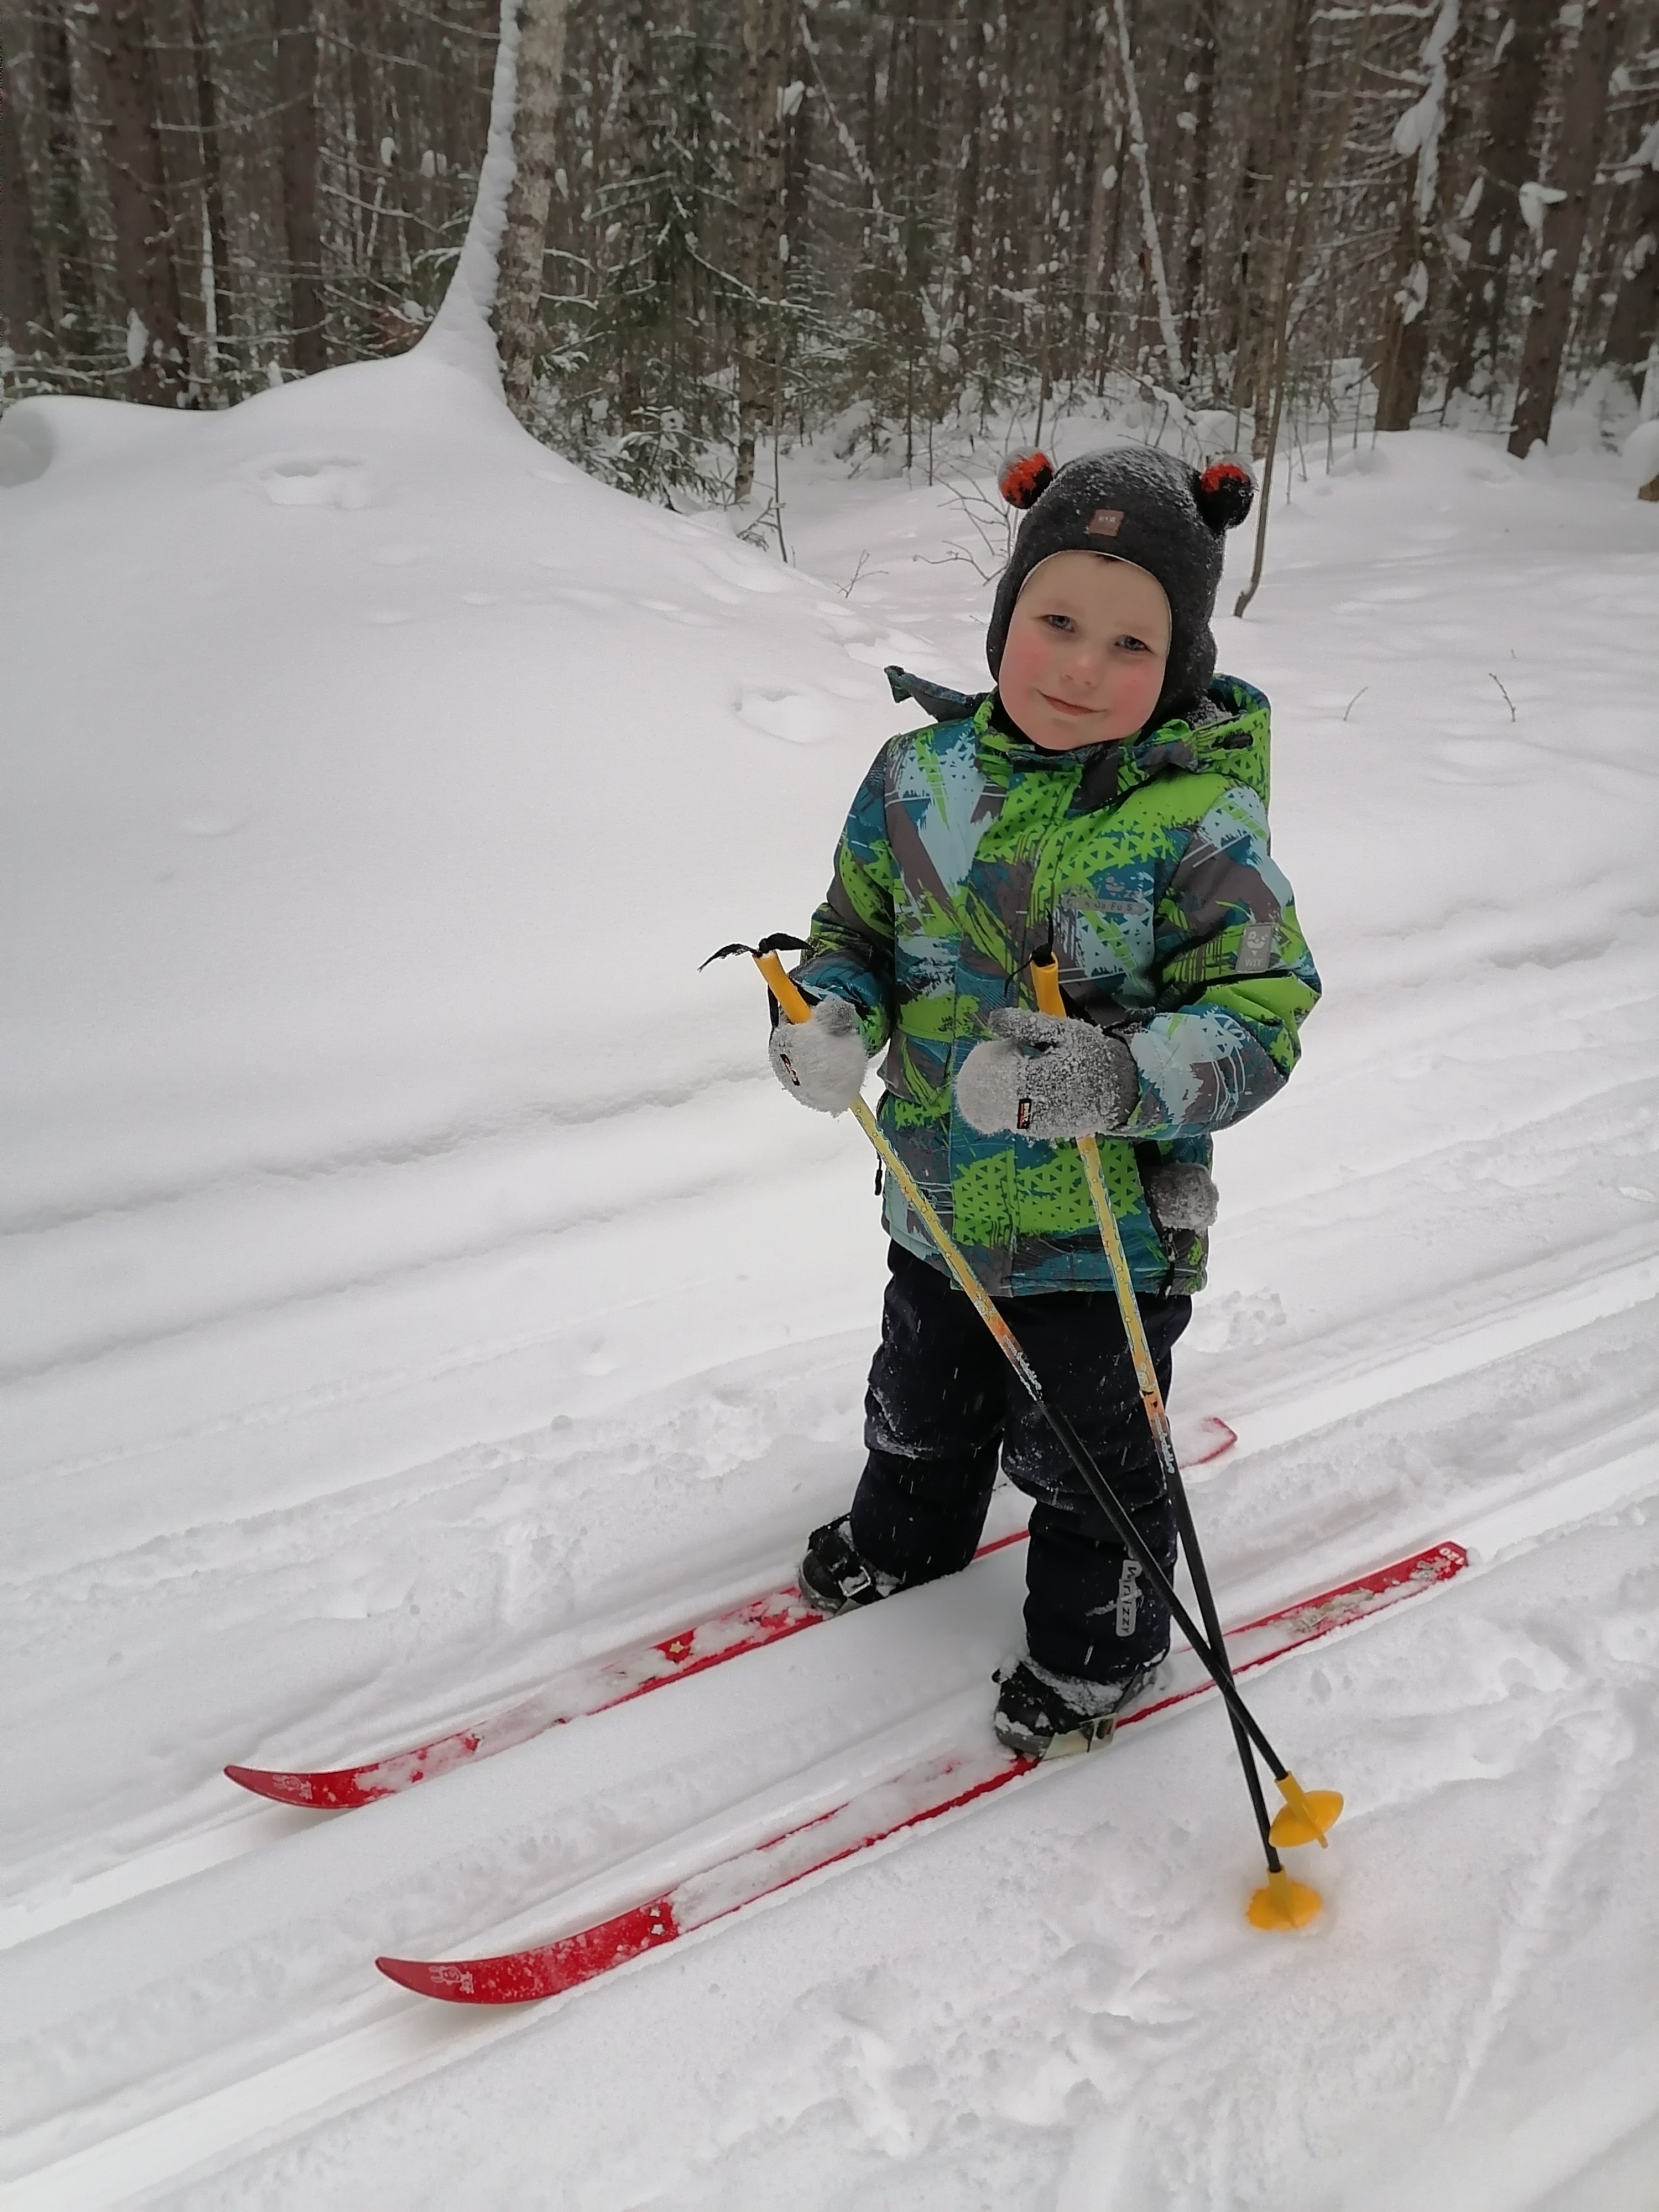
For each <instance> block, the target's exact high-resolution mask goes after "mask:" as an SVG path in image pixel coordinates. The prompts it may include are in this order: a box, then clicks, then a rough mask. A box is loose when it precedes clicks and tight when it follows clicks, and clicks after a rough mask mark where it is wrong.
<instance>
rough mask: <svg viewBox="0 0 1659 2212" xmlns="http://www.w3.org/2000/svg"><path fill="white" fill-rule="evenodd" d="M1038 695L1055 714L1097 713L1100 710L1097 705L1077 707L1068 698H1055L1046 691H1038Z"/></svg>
mask: <svg viewBox="0 0 1659 2212" xmlns="http://www.w3.org/2000/svg"><path fill="white" fill-rule="evenodd" d="M1038 696H1039V697H1040V698H1041V699H1042V702H1043V703H1044V704H1045V705H1046V706H1049V707H1052V708H1054V712H1055V714H1098V713H1099V712H1100V709H1099V708H1098V707H1079V706H1078V705H1076V704H1075V703H1074V702H1073V701H1072V700H1070V699H1056V698H1054V696H1053V695H1052V694H1051V693H1049V692H1048V691H1043V692H1041V693H1039V694H1038Z"/></svg>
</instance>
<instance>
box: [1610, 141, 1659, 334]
mask: <svg viewBox="0 0 1659 2212" xmlns="http://www.w3.org/2000/svg"><path fill="white" fill-rule="evenodd" d="M1650 149H1651V150H1650ZM1640 154H1641V155H1645V156H1646V158H1645V159H1640V158H1639V156H1638V164H1637V166H1636V174H1635V177H1634V179H1632V181H1631V182H1630V183H1629V185H1627V186H1626V189H1627V191H1628V192H1629V194H1630V199H1631V207H1630V213H1629V220H1628V229H1627V231H1626V238H1627V240H1628V243H1627V244H1626V246H1625V248H1624V251H1623V252H1622V253H1621V254H1620V257H1619V264H1618V277H1617V282H1618V290H1617V293H1616V295H1615V296H1614V300H1613V313H1612V314H1611V315H1610V316H1609V317H1608V319H1607V337H1606V339H1605V341H1604V343H1603V344H1602V348H1601V365H1602V367H1603V368H1611V369H1613V370H1615V371H1616V372H1617V373H1618V374H1620V375H1621V376H1624V377H1626V378H1633V377H1634V376H1635V374H1636V373H1637V371H1638V369H1639V368H1641V366H1642V364H1643V362H1645V361H1646V360H1647V358H1648V355H1649V352H1650V349H1651V348H1652V346H1653V344H1654V342H1655V339H1656V338H1659V124H1655V125H1653V126H1652V127H1651V128H1650V130H1649V131H1648V132H1647V133H1646V136H1645V137H1644V141H1643V144H1642V147H1641V149H1640Z"/></svg>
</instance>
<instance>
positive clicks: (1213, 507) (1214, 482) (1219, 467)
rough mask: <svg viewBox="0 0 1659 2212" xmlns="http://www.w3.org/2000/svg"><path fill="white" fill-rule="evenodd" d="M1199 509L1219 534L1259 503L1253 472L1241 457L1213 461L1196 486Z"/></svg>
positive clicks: (1195, 494) (1240, 520)
mask: <svg viewBox="0 0 1659 2212" xmlns="http://www.w3.org/2000/svg"><path fill="white" fill-rule="evenodd" d="M1193 496H1194V498H1195V499H1196V500H1197V501H1198V511H1199V513H1200V514H1201V515H1202V516H1203V518H1204V520H1206V522H1207V523H1208V524H1209V526H1210V527H1211V529H1212V530H1213V531H1214V532H1216V534H1217V536H1219V535H1220V533H1221V532H1223V531H1224V530H1233V529H1236V528H1237V526H1238V525H1239V524H1240V523H1241V522H1243V520H1244V518H1245V516H1246V515H1247V514H1248V513H1249V511H1250V509H1251V507H1253V506H1254V505H1255V483H1254V482H1253V481H1252V479H1251V476H1250V472H1249V470H1248V469H1246V468H1241V467H1240V466H1239V464H1238V463H1237V461H1212V462H1211V464H1210V465H1209V467H1208V468H1207V469H1206V470H1205V471H1204V473H1203V475H1202V476H1201V477H1200V478H1199V479H1198V482H1197V483H1195V484H1194V487H1193Z"/></svg>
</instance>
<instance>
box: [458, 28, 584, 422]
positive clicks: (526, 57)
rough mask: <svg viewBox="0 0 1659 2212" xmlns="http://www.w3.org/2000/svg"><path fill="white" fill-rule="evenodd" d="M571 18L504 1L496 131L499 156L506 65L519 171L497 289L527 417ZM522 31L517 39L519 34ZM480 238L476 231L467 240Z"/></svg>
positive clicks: (509, 200)
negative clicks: (566, 37)
mask: <svg viewBox="0 0 1659 2212" xmlns="http://www.w3.org/2000/svg"><path fill="white" fill-rule="evenodd" d="M564 25H565V0H523V4H522V6H521V7H519V8H518V9H516V11H515V9H514V0H502V8H501V50H502V56H503V64H502V66H501V67H498V69H497V73H496V85H495V102H494V103H493V105H492V107H491V112H490V129H489V135H490V141H491V149H492V157H493V155H494V152H495V139H496V135H497V131H498V129H500V128H501V117H500V115H499V113H498V111H499V109H500V107H501V95H502V83H501V78H502V70H503V68H504V69H505V73H506V76H507V95H506V96H507V117H506V131H507V137H508V138H509V140H510V144H511V160H512V163H513V173H512V185H511V189H510V191H508V192H507V197H506V208H505V215H504V219H503V222H502V227H501V229H500V230H499V232H498V237H499V245H498V246H496V247H495V249H494V252H493V253H492V257H491V258H493V259H494V260H495V281H494V283H492V284H491V285H490V291H491V293H492V295H493V299H494V304H495V331H496V335H497V337H498V340H499V342H500V345H501V379H502V384H503V386H504V388H505V390H506V393H507V404H508V406H509V407H511V409H512V410H513V413H514V414H515V415H516V416H518V418H519V420H520V422H525V423H528V422H529V421H530V416H531V406H530V388H531V384H532V380H533V379H534V376H535V371H536V355H537V341H538V333H539V331H540V327H541V316H540V307H541V297H542V264H543V258H544V253H545V250H546V245H547V210H548V206H549V204H550V200H551V198H552V194H553V172H554V163H555V144H554V130H555V125H556V122H557V119H558V112H559V88H560V85H561V83H562V80H563V76H564ZM514 32H516V38H513V37H511V34H512V33H514ZM485 167H486V169H487V168H488V167H489V162H488V161H486V164H485ZM478 199H479V204H480V207H481V208H482V207H483V204H484V199H485V180H484V179H483V177H480V179H479V181H478ZM475 222H476V218H475ZM472 242H473V241H472V235H471V232H469V234H468V237H467V245H468V246H471V244H472Z"/></svg>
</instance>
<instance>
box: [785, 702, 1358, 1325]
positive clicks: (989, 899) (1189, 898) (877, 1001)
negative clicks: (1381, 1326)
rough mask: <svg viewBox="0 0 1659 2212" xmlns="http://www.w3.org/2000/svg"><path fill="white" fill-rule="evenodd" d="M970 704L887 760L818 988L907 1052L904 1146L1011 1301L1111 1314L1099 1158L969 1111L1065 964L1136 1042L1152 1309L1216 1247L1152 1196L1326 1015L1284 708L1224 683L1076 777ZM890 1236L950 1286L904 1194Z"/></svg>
mask: <svg viewBox="0 0 1659 2212" xmlns="http://www.w3.org/2000/svg"><path fill="white" fill-rule="evenodd" d="M900 688H901V682H900V680H899V679H898V678H896V679H895V690H899V689H900ZM915 691H916V693H917V694H919V695H921V696H924V699H926V697H927V694H926V687H924V686H922V685H921V684H917V685H915ZM961 703H962V705H963V707H964V708H972V711H971V712H969V713H965V714H961V715H959V716H958V717H957V719H955V720H943V721H939V722H935V723H934V724H933V725H932V726H931V727H928V728H926V729H921V730H912V731H908V732H904V733H903V734H902V735H901V736H898V737H896V738H891V739H890V740H889V742H888V743H887V744H885V745H884V746H883V748H882V750H881V751H880V752H879V753H878V756H877V757H876V760H875V763H874V765H873V766H872V769H871V770H870V773H869V775H867V776H866V778H865V780H864V782H863V784H862V786H861V787H860V790H859V793H858V796H857V798H856V799H854V802H853V809H852V812H851V813H850V814H849V815H848V820H847V826H846V829H844V830H843V831H842V839H841V844H840V848H839V849H838V851H837V854H836V872H835V877H834V879H833V881H832V882H831V884H830V886H829V895H828V896H827V897H826V898H825V900H824V902H823V905H822V906H821V907H820V908H818V910H817V914H816V915H814V916H813V920H812V928H811V939H810V942H809V945H808V947H807V951H806V953H805V957H804V958H803V960H802V963H801V965H800V967H799V969H798V971H797V974H798V979H799V982H800V984H801V987H802V988H803V989H804V990H805V992H806V993H807V994H808V995H809V996H812V997H821V996H823V994H826V993H835V994H838V995H839V996H841V997H842V998H845V999H848V1000H851V1001H852V1003H853V1004H854V1006H856V1007H857V1008H858V1010H859V1014H860V1027H861V1029H862V1031H863V1035H864V1038H865V1042H866V1044H867V1045H868V1047H869V1048H870V1050H871V1052H872V1053H875V1052H878V1051H879V1050H880V1049H881V1048H882V1046H883V1045H886V1046H887V1047H888V1051H887V1056H886V1060H885V1062H884V1066H883V1070H882V1076H883V1080H884V1084H885V1086H886V1091H885V1096H884V1098H883V1100H882V1102H881V1107H880V1113H879V1118H880V1121H881V1123H882V1126H883V1127H884V1130H885V1131H886V1133H887V1134H888V1136H889V1137H890V1139H892V1141H893V1143H894V1145H895V1146H896V1148H897V1151H898V1152H899V1155H900V1157H901V1158H902V1159H903V1161H904V1162H905V1164H906V1165H907V1166H908V1168H909V1169H910V1170H911V1172H912V1173H913V1174H914V1175H915V1178H916V1180H917V1182H920V1183H921V1187H922V1188H923V1189H924V1190H925V1191H926V1192H927V1195H928V1197H929V1198H930V1199H931V1200H932V1201H933V1204H934V1206H937V1208H938V1209H939V1215H940V1217H941V1218H942V1219H943V1220H944V1222H945V1225H946V1227H947V1228H949V1229H950V1230H951V1233H952V1235H953V1236H954V1237H956V1239H957V1243H959V1244H960V1246H961V1247H962V1249H963V1252H964V1254H965V1255H966V1256H967V1258H968V1260H969V1263H970V1264H971V1265H972V1267H974V1269H975V1273H977V1274H978V1276H979V1278H980V1279H981V1282H983V1283H984V1284H985V1285H986V1287H987V1289H988V1290H989V1291H991V1292H992V1293H993V1295H994V1296H995V1297H1018V1296H1020V1295H1021V1294H1023V1293H1026V1292H1036V1291H1054V1290H1064V1289H1067V1288H1073V1289H1079V1290H1099V1289H1102V1288H1103V1287H1106V1286H1107V1285H1109V1283H1110V1279H1111V1277H1110V1273H1109V1268H1108V1266H1107V1261H1106V1255H1105V1254H1104V1252H1103V1249H1102V1248H1101V1243H1100V1231H1099V1229H1098V1226H1097V1224H1096V1221H1095V1218H1094V1214H1093V1212H1092V1209H1091V1206H1090V1203H1089V1194H1088V1189H1087V1187H1086V1185H1085V1182H1084V1179H1083V1170H1082V1164H1081V1162H1080V1160H1079V1157H1078V1152H1077V1147H1076V1146H1074V1145H1072V1144H1045V1143H1042V1142H1040V1141H1037V1140H1035V1139H1030V1138H1025V1137H1020V1136H1004V1135H999V1136H990V1137H984V1136H981V1135H980V1134H979V1133H977V1132H976V1131H975V1129H974V1128H972V1127H970V1125H969V1123H968V1122H967V1121H964V1120H963V1117H962V1116H961V1115H960V1114H958V1113H957V1109H956V1099H955V1089H954V1078H955V1074H956V1071H957V1068H958V1067H959V1066H960V1065H961V1063H962V1060H963V1057H964V1056H965V1055H966V1054H967V1053H968V1052H969V1050H970V1049H971V1048H972V1047H973V1046H974V1045H975V1044H977V1043H978V1042H980V1040H981V1038H982V1037H984V1036H987V1034H988V1031H987V1027H986V1017H987V1014H988V1013H989V1012H991V1011H992V1009H993V1008H994V1007H997V1006H1034V1005H1035V1003H1036V999H1035V994H1034V992H1033V990H1032V987H1031V979H1030V961H1031V959H1032V957H1033V956H1034V955H1037V954H1042V953H1043V952H1044V951H1047V950H1048V949H1049V947H1050V946H1052V949H1053V951H1054V956H1055V957H1056V958H1057V959H1058V961H1059V963H1060V985H1061V988H1062V990H1063V992H1064V994H1065V996H1066V1002H1067V1006H1068V1010H1069V1011H1070V1012H1072V1013H1073V1014H1074V1015H1082V1016H1085V1017H1086V1018H1089V1019H1091V1020H1092V1021H1094V1022H1096V1023H1097V1024H1099V1025H1100V1026H1102V1027H1103V1028H1110V1029H1114V1030H1119V1031H1120V1032H1121V1035H1122V1036H1123V1037H1124V1040H1125V1042H1127V1044H1128V1046H1129V1048H1130V1049H1131V1051H1132V1052H1133V1054H1134V1058H1135V1062H1136V1065H1137V1067H1138V1068H1139V1075H1140V1097H1139V1104H1138V1105H1137V1106H1136V1108H1135V1110H1134V1113H1133V1116H1132V1117H1131V1119H1130V1121H1129V1122H1128V1124H1127V1128H1126V1131H1125V1133H1124V1135H1123V1137H1121V1138H1113V1139H1103V1141H1102V1144H1101V1148H1100V1149H1101V1157H1102V1160H1103V1164H1104V1167H1105V1172H1106V1183H1107V1188H1108V1189H1109V1192H1110V1194H1111V1200H1112V1206H1113V1211H1114V1212H1115V1213H1116V1215H1117V1218H1118V1222H1119V1225H1120V1227H1121V1231H1122V1234H1123V1243H1124V1248H1125V1250H1126V1252H1127V1255H1128V1260H1129V1265H1130V1268H1131V1271H1132V1273H1133V1277H1134V1282H1135V1287H1136V1289H1137V1290H1138V1291H1141V1292H1143V1293H1146V1294H1152V1295H1157V1294H1159V1293H1163V1294H1170V1293H1174V1292H1185V1291H1193V1290H1196V1289H1199V1288H1200V1287H1201V1286H1202V1284H1203V1279H1204V1267H1205V1261H1206V1242H1207V1240H1206V1237H1204V1235H1203V1234H1202V1232H1198V1231H1170V1232H1169V1233H1168V1235H1167V1237H1166V1236H1165V1235H1163V1234H1160V1231H1159V1230H1158V1225H1157V1224H1156V1223H1155V1222H1154V1221H1153V1219H1152V1215H1151V1212H1149V1210H1148V1208H1147V1206H1146V1199H1145V1197H1144V1195H1143V1192H1142V1176H1143V1173H1145V1172H1146V1171H1149V1170H1151V1169H1152V1168H1153V1167H1155V1166H1156V1165H1157V1164H1158V1162H1159V1160H1160V1159H1165V1158H1175V1159H1180V1160H1195V1161H1199V1162H1201V1163H1202V1164H1205V1165H1206V1166H1207V1165H1208V1164H1209V1158H1210V1132H1211V1131H1212V1130H1213V1129H1221V1128H1225V1127H1227V1126H1228V1124H1229V1123H1231V1122H1233V1121H1239V1120H1241V1119H1242V1118H1243V1115H1246V1114H1249V1113H1253V1112H1254V1111H1255V1109H1256V1108H1257V1107H1258V1106H1260V1105H1261V1104H1262V1103H1264V1101H1265V1100H1267V1099H1268V1098H1271V1097H1273V1093H1274V1092H1275V1091H1278V1090H1279V1088H1280V1086H1281V1085H1283V1084H1284V1082H1285V1079H1286V1078H1287V1077H1288V1076H1289V1074H1290V1073H1291V1069H1292V1068H1293V1067H1294V1066H1295V1065H1296V1062H1297V1056H1298V1053H1299V1050H1300V1046H1299V1042H1298V1031H1299V1029H1300V1025H1301V1024H1302V1022H1303V1021H1304V1018H1306V1016H1307V1014H1308V1012H1310V1009H1311V1007H1312V1006H1314V1004H1315V1002H1316V1000H1317V998H1318V996H1319V977H1318V975H1317V973H1316V970H1315V968H1314V964H1313V961H1312V959H1311V957H1310V954H1309V951H1308V947H1307V945H1306V944H1305V942H1304V939H1303V936H1302V932H1301V930H1300V929H1299V928H1298V927H1297V920H1296V910H1295V908H1294V906H1293V904H1292V902H1291V887H1290V885H1289V884H1287V883H1286V881H1285V878H1284V877H1283V875H1281V874H1280V872H1279V869H1278V868H1277V867H1276V866H1274V864H1273V860H1272V859H1271V858H1270V856H1269V853H1268V837H1267V755H1268V709H1267V700H1266V699H1265V698H1264V697H1263V696H1261V693H1260V692H1259V691H1255V690H1251V688H1250V687H1249V684H1241V683H1239V682H1238V681H1237V680H1236V679H1235V678H1230V677H1218V678H1216V679H1215V681H1214V682H1213V683H1212V685H1211V687H1210V694H1209V700H1208V702H1206V710H1205V711H1203V712H1201V713H1200V714H1199V715H1197V716H1195V717H1194V720H1193V721H1192V722H1188V721H1170V722H1165V723H1164V724H1163V725H1162V726H1160V727H1159V728H1158V729H1157V730H1154V731H1152V732H1146V733H1144V734H1143V735H1142V736H1140V737H1139V738H1131V739H1126V740H1124V741H1123V742H1122V743H1121V744H1105V745H1091V746H1086V747H1083V748H1079V750H1076V751H1073V752H1059V753H1056V752H1045V751H1043V750H1042V749H1041V748H1040V747H1038V746H1036V745H1033V744H1030V743H1029V742H1028V741H1027V740H1026V739H1025V738H1023V737H1020V736H1018V734H1015V733H1013V732H1011V731H1010V730H1008V729H1006V728H1004V727H1002V726H1000V717H998V716H997V715H996V714H995V713H994V709H995V706H996V699H995V695H994V694H992V695H991V696H989V697H987V698H986V699H983V700H981V701H980V702H977V703H976V704H975V702H969V701H966V700H963V702H961ZM1206 715H1207V716H1208V717H1209V719H1206ZM885 1218H886V1225H887V1228H888V1230H889V1232H890V1234H891V1235H892V1237H894V1238H896V1241H897V1242H898V1243H901V1244H902V1245H904V1246H905V1247H907V1248H908V1249H909V1250H910V1251H912V1252H915V1253H916V1254H917V1255H919V1256H921V1257H922V1258H926V1259H929V1260H933V1261H934V1263H935V1264H936V1265H939V1264H942V1263H941V1262H939V1260H938V1255H936V1253H935V1252H934V1251H933V1247H932V1245H931V1243H930V1241H929V1239H928V1237H927V1231H926V1230H925V1229H924V1227H923V1226H922V1225H921V1221H920V1219H919V1218H917V1217H916V1216H915V1214H914V1213H912V1212H911V1211H910V1209H909V1207H908V1206H907V1205H906V1203H905V1200H904V1198H903V1195H902V1192H901V1191H899V1189H898V1188H896V1186H895V1185H894V1184H893V1183H892V1182H889V1185H888V1188H887V1192H886V1199H885Z"/></svg>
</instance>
